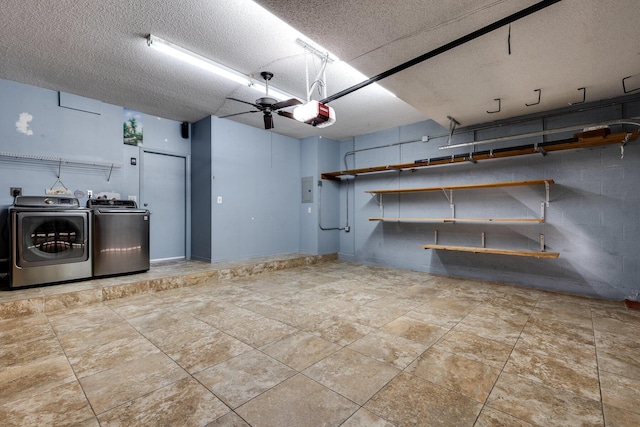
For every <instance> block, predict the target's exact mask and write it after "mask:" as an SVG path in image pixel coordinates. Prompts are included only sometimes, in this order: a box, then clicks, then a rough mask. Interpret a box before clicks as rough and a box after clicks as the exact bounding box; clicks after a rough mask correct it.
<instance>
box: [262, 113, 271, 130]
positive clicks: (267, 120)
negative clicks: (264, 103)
mask: <svg viewBox="0 0 640 427" xmlns="http://www.w3.org/2000/svg"><path fill="white" fill-rule="evenodd" d="M264 128H265V129H273V116H272V115H271V114H265V115H264Z"/></svg>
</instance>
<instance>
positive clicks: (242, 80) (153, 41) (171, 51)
mask: <svg viewBox="0 0 640 427" xmlns="http://www.w3.org/2000/svg"><path fill="white" fill-rule="evenodd" d="M147 46H149V47H152V48H154V49H156V50H158V51H160V52H163V53H165V54H167V55H169V56H171V57H173V58H176V59H179V60H181V61H184V62H186V63H188V64H191V65H194V66H196V67H199V68H202V69H203V70H206V71H209V72H211V73H213V74H215V75H218V76H220V77H224V78H226V79H228V80H231V81H233V82H236V83H238V84H241V85H243V86H248V87H250V88H253V89H255V90H256V91H258V92H260V93H262V94H264V93H265V91H266V87H265V85H264V84H263V83H260V82H258V81H255V80H253V79H252V78H250V77H249V76H247V75H245V74H242V73H240V72H239V71H236V70H233V69H231V68H229V67H226V66H224V65H222V64H218V63H217V62H215V61H212V60H211V59H209V58H205V57H204V56H202V55H198V54H197V53H195V52H192V51H190V50H188V49H185V48H183V47H181V46H178V45H176V44H173V43H171V42H168V41H166V40H164V39H161V38H160V37H156V36H154V35H152V34H149V36H148V37H147ZM269 96H271V97H273V98H276V99H278V100H279V101H284V100H285V99H290V98H295V96H293V95H291V94H288V93H286V92H284V91H281V90H278V89H276V88H274V87H273V86H271V85H269Z"/></svg>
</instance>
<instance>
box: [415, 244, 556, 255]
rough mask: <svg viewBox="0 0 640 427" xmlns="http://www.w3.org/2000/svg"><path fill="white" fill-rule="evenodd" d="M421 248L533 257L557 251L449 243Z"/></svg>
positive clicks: (554, 253) (552, 253) (553, 253)
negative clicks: (452, 244) (480, 246)
mask: <svg viewBox="0 0 640 427" xmlns="http://www.w3.org/2000/svg"><path fill="white" fill-rule="evenodd" d="M422 248H423V249H437V250H445V251H457V252H473V253H477V254H499V255H513V256H523V257H534V258H558V257H559V256H560V253H559V252H535V251H521V250H514V249H493V248H478V247H473V246H449V245H424V246H422Z"/></svg>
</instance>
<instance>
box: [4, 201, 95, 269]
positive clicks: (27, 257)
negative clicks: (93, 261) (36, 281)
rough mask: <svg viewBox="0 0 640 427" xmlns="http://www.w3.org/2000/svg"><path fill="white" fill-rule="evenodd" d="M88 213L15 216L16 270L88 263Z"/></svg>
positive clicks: (26, 213)
mask: <svg viewBox="0 0 640 427" xmlns="http://www.w3.org/2000/svg"><path fill="white" fill-rule="evenodd" d="M88 215H89V214H88V213H87V212H17V213H16V229H15V230H14V231H15V233H16V237H17V244H18V246H17V248H16V252H17V253H16V255H17V257H16V263H17V265H18V267H36V266H40V265H53V264H66V263H72V262H82V261H86V260H88V259H89V253H90V248H89V247H88V241H89V239H88V238H89V221H88Z"/></svg>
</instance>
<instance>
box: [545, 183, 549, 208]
mask: <svg viewBox="0 0 640 427" xmlns="http://www.w3.org/2000/svg"><path fill="white" fill-rule="evenodd" d="M544 194H545V196H544V203H545V205H546V206H547V207H549V181H545V182H544Z"/></svg>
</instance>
